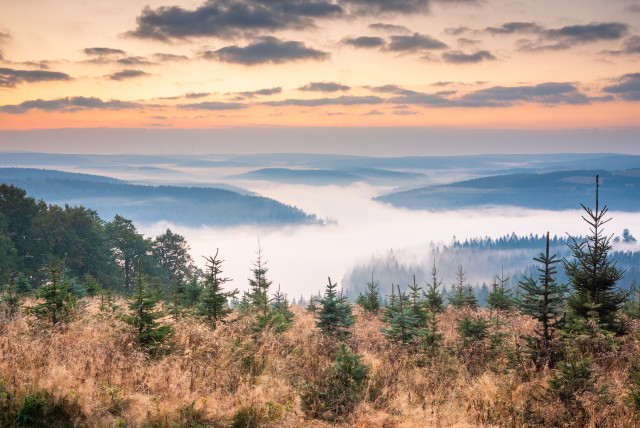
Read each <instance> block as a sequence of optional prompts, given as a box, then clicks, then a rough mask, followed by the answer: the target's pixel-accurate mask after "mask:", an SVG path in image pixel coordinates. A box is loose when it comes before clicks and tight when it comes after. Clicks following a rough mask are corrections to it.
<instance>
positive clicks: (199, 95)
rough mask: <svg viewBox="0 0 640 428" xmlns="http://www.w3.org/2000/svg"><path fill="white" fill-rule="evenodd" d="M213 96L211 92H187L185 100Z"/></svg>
mask: <svg viewBox="0 0 640 428" xmlns="http://www.w3.org/2000/svg"><path fill="white" fill-rule="evenodd" d="M209 95H211V94H210V93H209V92H187V93H186V94H184V97H185V98H189V99H195V98H204V97H208V96H209Z"/></svg>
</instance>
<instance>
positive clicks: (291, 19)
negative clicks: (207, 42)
mask: <svg viewBox="0 0 640 428" xmlns="http://www.w3.org/2000/svg"><path fill="white" fill-rule="evenodd" d="M343 12H344V11H343V8H342V7H341V6H340V5H338V4H335V3H333V2H332V1H329V0H311V1H309V0H252V1H250V0H208V1H206V2H205V3H203V4H202V5H201V6H199V7H197V8H196V9H194V10H187V9H183V8H181V7H179V6H162V7H159V8H157V9H151V8H150V7H146V8H145V9H144V10H143V11H142V13H141V14H140V15H139V16H138V17H137V18H136V21H137V28H136V29H135V30H134V31H131V32H129V33H128V35H130V36H132V37H139V38H151V39H156V40H162V41H168V40H170V39H184V38H188V37H202V36H210V37H219V38H223V39H230V38H234V37H237V36H241V35H251V34H254V33H255V32H256V31H258V32H265V31H269V32H273V31H277V30H284V29H297V30H302V29H308V28H313V27H314V26H315V23H314V19H315V18H326V17H332V16H339V15H341V14H343Z"/></svg>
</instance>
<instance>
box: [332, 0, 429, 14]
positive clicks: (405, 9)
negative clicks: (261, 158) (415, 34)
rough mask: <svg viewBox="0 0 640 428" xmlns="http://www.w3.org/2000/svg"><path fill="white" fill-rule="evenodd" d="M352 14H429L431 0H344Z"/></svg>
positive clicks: (343, 2) (342, 2)
mask: <svg viewBox="0 0 640 428" xmlns="http://www.w3.org/2000/svg"><path fill="white" fill-rule="evenodd" d="M340 3H341V4H343V5H345V7H347V8H349V10H350V12H351V13H352V14H362V15H383V14H389V13H401V14H414V13H429V6H430V4H431V1H430V0H342V1H340Z"/></svg>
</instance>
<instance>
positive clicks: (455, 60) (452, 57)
mask: <svg viewBox="0 0 640 428" xmlns="http://www.w3.org/2000/svg"><path fill="white" fill-rule="evenodd" d="M442 59H443V60H444V61H445V62H448V63H451V64H475V63H478V62H482V61H493V60H495V59H496V57H495V56H493V55H492V54H491V52H489V51H478V52H474V53H472V54H466V53H464V52H460V51H451V52H445V53H443V54H442Z"/></svg>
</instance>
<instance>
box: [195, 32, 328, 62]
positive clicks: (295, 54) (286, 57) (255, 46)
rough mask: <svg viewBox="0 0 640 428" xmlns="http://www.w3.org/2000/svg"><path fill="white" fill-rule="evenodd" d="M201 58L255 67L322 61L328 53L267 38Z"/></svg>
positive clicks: (207, 53)
mask: <svg viewBox="0 0 640 428" xmlns="http://www.w3.org/2000/svg"><path fill="white" fill-rule="evenodd" d="M202 57H203V58H206V59H216V60H219V61H223V62H231V63H236V64H244V65H256V64H266V63H273V64H281V63H284V62H290V61H301V60H306V59H313V60H324V59H327V58H328V57H329V53H327V52H323V51H319V50H316V49H313V48H309V47H306V46H305V45H304V44H303V43H302V42H297V41H288V42H284V41H281V40H280V39H278V38H276V37H271V36H268V37H262V38H260V39H258V40H257V41H256V42H254V43H252V44H250V45H247V46H245V47H240V46H227V47H225V48H222V49H218V50H216V51H206V52H204V53H203V54H202Z"/></svg>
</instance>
